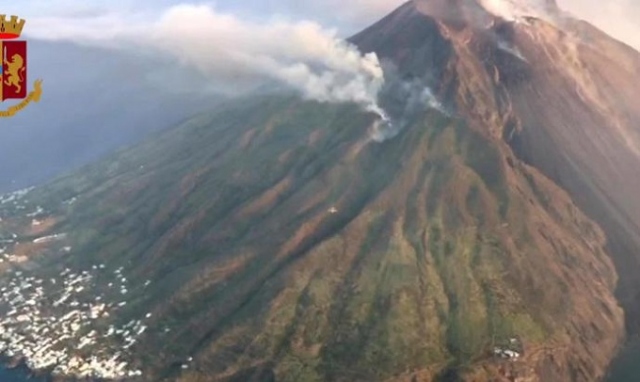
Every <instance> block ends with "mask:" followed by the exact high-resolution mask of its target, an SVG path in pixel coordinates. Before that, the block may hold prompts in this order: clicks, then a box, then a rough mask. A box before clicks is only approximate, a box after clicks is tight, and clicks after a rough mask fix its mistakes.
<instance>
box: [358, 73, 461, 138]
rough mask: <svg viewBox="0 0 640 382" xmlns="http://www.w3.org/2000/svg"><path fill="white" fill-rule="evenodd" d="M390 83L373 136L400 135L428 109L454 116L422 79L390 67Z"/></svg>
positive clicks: (388, 136)
mask: <svg viewBox="0 0 640 382" xmlns="http://www.w3.org/2000/svg"><path fill="white" fill-rule="evenodd" d="M386 72H387V79H388V80H387V82H386V83H385V84H384V86H383V88H382V89H381V91H380V94H379V98H380V101H381V104H382V106H383V107H384V110H385V112H384V113H382V114H381V116H382V117H381V118H380V119H378V120H376V121H375V122H374V123H373V125H372V127H371V133H370V136H371V139H372V140H373V141H375V142H384V141H386V140H389V139H392V138H394V137H396V136H397V135H398V134H400V132H402V130H404V129H405V128H406V127H408V126H409V125H410V124H411V123H412V122H414V121H416V120H418V119H419V116H420V114H421V113H423V112H424V111H425V110H427V109H433V110H437V111H439V112H440V113H443V114H446V115H449V116H450V115H451V113H449V112H448V111H447V110H446V108H445V107H444V105H442V103H441V102H440V101H439V100H438V99H437V97H436V96H435V95H434V94H433V92H432V90H431V88H430V87H429V85H428V81H427V80H426V79H422V78H413V79H401V78H400V77H399V75H398V73H397V72H396V70H395V68H394V67H393V66H388V67H387V68H386Z"/></svg>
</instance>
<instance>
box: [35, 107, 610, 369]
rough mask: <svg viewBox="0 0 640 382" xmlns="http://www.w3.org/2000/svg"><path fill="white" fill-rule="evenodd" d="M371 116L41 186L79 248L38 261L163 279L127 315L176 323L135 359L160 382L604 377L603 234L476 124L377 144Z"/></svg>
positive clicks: (273, 127) (326, 120)
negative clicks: (518, 358) (513, 348)
mask: <svg viewBox="0 0 640 382" xmlns="http://www.w3.org/2000/svg"><path fill="white" fill-rule="evenodd" d="M371 122H372V120H371V117H370V116H368V115H364V114H362V113H360V112H358V111H357V110H356V109H354V108H353V107H347V106H345V107H333V106H325V105H320V104H315V103H300V102H299V101H294V100H290V99H279V100H278V99H271V100H261V101H255V102H254V103H250V104H248V105H243V106H236V107H234V108H231V109H229V110H225V111H223V112H220V113H218V114H215V115H214V116H212V117H202V118H201V119H200V120H195V121H192V122H190V123H187V124H186V125H184V126H182V127H180V128H177V129H174V130H172V131H170V132H168V133H166V134H164V135H163V136H161V137H159V138H158V139H157V140H154V141H151V142H149V143H147V144H145V145H143V146H140V147H138V148H136V149H135V150H129V151H126V152H124V153H122V154H121V155H119V156H118V157H116V158H114V160H113V161H110V162H106V163H104V164H99V165H96V166H91V167H89V168H87V169H86V170H84V171H83V172H82V173H80V174H79V175H76V176H73V177H70V178H66V179H62V180H61V181H59V182H57V183H55V184H54V185H52V186H50V187H48V188H47V189H46V190H42V191H36V194H35V195H33V196H31V197H30V198H33V200H37V201H39V203H40V204H42V205H44V206H45V210H48V211H49V213H50V214H51V215H52V216H53V217H55V219H57V220H58V223H57V225H56V226H55V228H54V229H55V231H56V232H68V233H69V235H70V236H69V237H68V239H66V240H68V242H69V245H71V246H72V247H73V250H72V254H71V255H66V256H64V257H63V258H59V257H58V256H54V257H44V258H42V259H41V260H39V261H43V262H44V263H49V262H51V263H52V265H53V266H55V267H62V266H69V267H70V268H71V269H78V270H80V269H88V268H90V264H93V263H98V262H101V263H105V264H106V265H107V269H115V268H117V267H118V266H120V265H123V266H125V270H124V274H125V276H126V277H127V279H130V280H140V283H141V282H142V280H151V282H152V284H151V285H157V286H155V287H153V288H152V289H146V290H144V289H143V288H139V287H138V288H136V289H135V291H133V293H134V297H129V298H133V301H135V303H134V304H129V305H127V307H125V308H124V309H123V310H122V311H121V312H120V314H119V315H118V316H117V320H120V321H122V322H126V321H128V320H129V319H132V318H134V317H136V316H140V313H141V312H144V311H151V312H152V313H153V317H154V318H152V319H151V320H150V321H148V325H149V327H150V332H151V333H156V334H157V333H162V329H163V328H169V329H170V332H168V334H164V335H162V334H161V335H148V336H145V337H143V338H142V339H141V341H142V342H140V343H139V344H138V345H136V346H137V347H136V348H135V349H136V352H135V354H136V355H135V356H134V359H139V360H140V362H142V365H143V366H142V367H143V368H144V371H145V372H147V375H148V378H149V379H148V380H156V379H157V378H160V377H163V376H164V377H168V378H170V379H178V380H183V381H191V380H200V379H199V378H204V376H205V375H207V376H209V377H207V378H208V379H207V378H205V379H206V380H212V379H213V377H212V376H217V378H223V377H225V376H229V377H232V379H234V380H245V378H246V375H247V374H246V373H249V374H253V375H262V377H260V378H259V379H260V380H262V379H263V378H266V377H265V375H271V376H273V378H276V379H277V380H387V379H392V380H405V379H407V380H408V379H410V378H411V377H412V375H415V376H419V377H420V378H428V377H430V376H434V375H437V374H439V373H447V370H450V373H458V372H460V373H463V374H464V373H469V375H476V376H477V377H479V378H483V377H481V376H482V375H484V376H487V377H488V376H489V375H495V374H499V373H500V372H499V369H501V368H505V367H509V368H513V369H514V370H512V371H508V372H514V373H520V374H522V375H535V374H536V373H537V374H538V375H541V376H544V375H547V376H551V377H558V378H561V377H564V376H567V375H575V376H578V377H580V378H587V377H588V376H592V375H601V374H602V373H603V370H604V367H605V366H606V364H607V362H608V359H609V357H611V355H612V354H613V351H614V350H615V347H616V345H617V341H618V339H619V336H620V335H621V328H622V323H621V311H620V310H619V308H618V307H617V305H616V302H615V300H614V298H613V296H612V292H611V291H612V288H613V286H614V283H615V272H614V271H613V269H612V266H611V264H610V262H609V260H608V258H607V257H606V255H605V253H604V252H603V249H602V246H603V244H604V238H603V236H602V234H601V233H600V231H599V229H598V228H597V227H596V226H595V225H594V224H592V223H591V222H589V221H588V220H587V219H586V218H585V217H584V216H583V215H582V214H581V213H580V212H579V211H578V210H577V208H576V207H575V206H574V205H573V204H572V202H571V200H570V199H569V197H568V196H567V195H566V194H565V193H564V192H563V191H562V190H560V189H559V188H558V187H556V186H554V185H553V184H552V183H551V182H549V181H548V180H547V179H545V178H544V177H543V176H542V175H541V174H540V173H538V172H537V171H535V170H534V169H532V168H530V167H527V166H526V165H524V164H520V163H517V162H515V161H514V158H513V157H511V155H510V154H509V153H508V150H507V146H506V145H505V144H503V143H501V142H500V141H497V140H495V139H493V138H491V137H489V136H487V135H486V134H483V132H481V131H477V130H475V129H473V128H471V127H469V126H468V125H466V124H465V123H464V122H463V121H462V120H455V119H451V118H449V117H447V116H446V115H444V114H442V113H440V112H439V111H431V112H428V113H426V114H425V115H423V116H421V117H420V118H418V119H416V120H415V121H414V122H413V124H412V125H411V126H410V127H409V128H408V129H407V130H406V131H405V132H404V133H403V135H402V136H401V137H398V138H397V139H395V140H392V141H389V142H386V143H383V144H380V145H378V144H375V143H373V142H368V135H367V128H368V127H369V126H370V124H371ZM247 153H251V154H250V155H248V154H247ZM38 194H40V195H42V197H44V198H48V199H49V200H50V201H48V202H45V203H43V202H42V199H41V196H39V195H38ZM74 196H77V197H78V201H77V202H75V204H73V205H72V207H71V210H70V211H68V212H66V213H65V212H64V209H63V210H56V208H52V207H53V206H56V205H60V204H59V201H62V200H67V199H69V198H71V197H74ZM56 200H57V201H58V202H55V201H56ZM61 206H66V205H61ZM66 208H68V207H65V209H66ZM332 208H335V210H332ZM60 261H62V264H61V263H60ZM44 269H49V267H44ZM56 272H58V271H55V270H54V271H53V273H56ZM95 288H100V286H99V285H96V286H95ZM129 301H131V300H129ZM511 338H517V339H518V341H521V342H522V346H524V347H525V349H526V350H525V358H524V359H523V362H522V363H521V364H516V363H514V364H510V363H507V364H506V366H505V365H503V362H500V361H499V360H497V359H495V358H494V357H493V356H492V355H491V352H492V349H493V347H494V346H509V341H510V339H511ZM150 349H161V351H160V352H159V353H155V352H154V353H153V356H144V354H148V352H149V351H150ZM150 355H151V354H150ZM189 356H192V357H194V359H195V360H194V363H195V369H194V370H193V371H183V372H182V373H178V370H175V369H173V368H172V367H170V366H169V367H167V365H173V364H176V363H178V364H179V362H180V361H181V360H184V359H186V358H188V357H189ZM530 369H534V371H531V370H530ZM506 372H507V371H504V370H503V373H506ZM256 373H258V374H256ZM260 373H263V374H260ZM571 373H573V374H571Z"/></svg>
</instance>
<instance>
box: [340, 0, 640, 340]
mask: <svg viewBox="0 0 640 382" xmlns="http://www.w3.org/2000/svg"><path fill="white" fill-rule="evenodd" d="M480 3H481V2H480ZM552 3H553V2H547V4H545V6H546V7H547V8H548V9H549V10H550V11H551V12H550V13H548V14H547V16H548V17H547V18H546V19H547V20H546V21H545V20H541V19H536V18H530V17H529V18H522V19H520V20H519V21H517V22H515V23H514V22H505V21H503V20H500V19H496V18H494V17H493V16H492V15H491V14H490V13H489V12H487V11H485V10H484V9H483V8H482V7H480V6H479V5H478V3H477V2H475V1H473V0H465V1H455V2H449V3H448V4H447V2H439V1H421V0H416V1H414V2H412V3H408V4H406V5H405V6H403V7H401V8H400V9H399V10H397V11H396V12H394V13H393V14H392V15H390V16H388V17H387V18H385V19H383V20H381V21H380V22H379V23H378V24H376V25H374V26H372V27H370V28H369V29H367V30H365V31H364V32H362V33H361V34H360V35H357V36H355V37H354V38H353V39H352V40H353V41H354V42H355V43H357V44H358V45H359V46H360V47H361V49H362V50H363V51H367V52H368V51H375V52H377V53H378V54H379V55H380V56H381V57H383V58H386V59H389V60H392V61H393V62H395V63H397V65H398V66H399V68H400V69H399V70H400V72H404V73H412V74H414V75H417V76H419V77H423V78H425V83H426V84H427V85H429V86H431V87H432V88H434V89H436V90H437V91H436V93H437V94H438V95H439V96H440V98H441V99H442V100H443V102H445V103H446V104H448V105H449V107H451V108H454V109H455V110H457V111H458V112H459V113H461V114H462V115H464V116H465V118H466V119H467V120H468V121H470V122H471V123H474V124H477V125H478V126H480V128H483V129H486V130H489V132H490V133H491V134H492V135H493V136H495V137H499V136H502V138H503V139H504V141H505V142H507V143H508V144H509V145H510V146H511V147H512V149H513V151H514V154H515V155H516V156H517V157H518V158H519V159H521V160H523V161H525V162H526V163H529V164H531V165H533V166H534V167H536V168H538V169H540V170H541V171H542V172H543V173H544V174H545V175H547V176H548V177H550V178H551V179H552V180H554V181H555V182H556V183H557V184H558V185H560V186H561V187H563V188H564V189H566V190H567V191H568V192H569V193H570V195H571V196H572V198H573V199H574V200H575V201H576V202H577V203H578V205H579V206H580V207H581V208H582V209H583V210H584V211H585V212H586V213H587V214H588V215H589V216H590V217H591V218H593V219H595V220H596V221H597V222H598V223H599V224H600V225H601V227H602V228H603V229H604V230H605V233H606V236H607V238H608V240H607V249H608V252H609V253H610V254H611V256H612V258H613V260H614V262H615V263H616V266H617V269H618V271H619V273H620V278H621V280H620V283H619V286H618V293H617V294H618V298H619V299H620V301H621V303H622V304H623V306H624V307H625V311H626V313H627V327H628V330H629V331H630V333H636V332H637V330H638V322H639V321H638V315H639V314H640V300H639V298H640V297H639V296H640V281H639V280H640V279H638V277H636V275H637V272H638V270H639V269H640V263H639V261H640V258H639V257H638V253H640V203H638V202H637V198H636V195H635V194H636V193H635V190H637V189H638V187H639V186H640V184H638V179H640V173H639V171H640V170H639V169H640V166H639V164H640V156H639V154H640V151H639V146H638V144H639V143H638V142H640V135H639V134H640V130H638V126H640V101H639V100H638V97H637V89H638V88H639V87H640V54H639V53H638V52H637V51H635V50H633V49H632V48H630V47H628V46H626V45H624V44H622V43H620V42H618V41H615V40H613V39H611V38H610V37H608V36H607V35H605V34H604V33H602V32H600V31H599V30H597V29H596V28H594V27H593V26H591V25H589V24H588V23H585V22H581V21H577V20H574V19H571V18H565V17H562V16H560V12H558V11H557V8H556V7H555V6H554V4H552ZM408 36H413V37H415V39H412V40H411V42H410V43H409V42H408V41H407V40H406V39H407V37H408ZM408 52H412V53H408Z"/></svg>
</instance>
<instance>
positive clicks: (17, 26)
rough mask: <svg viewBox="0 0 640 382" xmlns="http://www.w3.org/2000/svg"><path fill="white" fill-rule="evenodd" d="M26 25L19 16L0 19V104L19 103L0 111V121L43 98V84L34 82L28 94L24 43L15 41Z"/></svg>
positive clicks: (0, 16)
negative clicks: (6, 102)
mask: <svg viewBox="0 0 640 382" xmlns="http://www.w3.org/2000/svg"><path fill="white" fill-rule="evenodd" d="M25 22H26V21H25V20H23V19H20V18H19V17H18V16H10V17H7V16H6V15H0V54H1V55H2V57H1V61H0V103H2V102H4V101H5V100H22V101H16V102H18V103H17V104H15V102H14V105H12V106H10V107H9V108H8V109H7V110H0V117H12V116H13V115H15V114H16V113H17V112H19V111H21V110H22V109H24V108H25V107H26V106H27V105H29V103H30V102H39V101H40V95H41V94H42V80H37V81H35V82H34V83H33V90H32V91H31V92H28V91H27V42H26V41H18V40H17V39H18V38H19V37H20V34H21V33H22V28H24V24H25ZM9 104H11V102H9Z"/></svg>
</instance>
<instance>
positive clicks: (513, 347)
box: [493, 338, 522, 361]
mask: <svg viewBox="0 0 640 382" xmlns="http://www.w3.org/2000/svg"><path fill="white" fill-rule="evenodd" d="M493 355H494V356H496V357H498V358H502V359H508V360H511V361H517V360H519V359H520V357H522V344H521V342H520V341H519V340H518V339H517V338H511V339H510V340H509V345H508V346H496V347H494V348H493Z"/></svg>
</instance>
